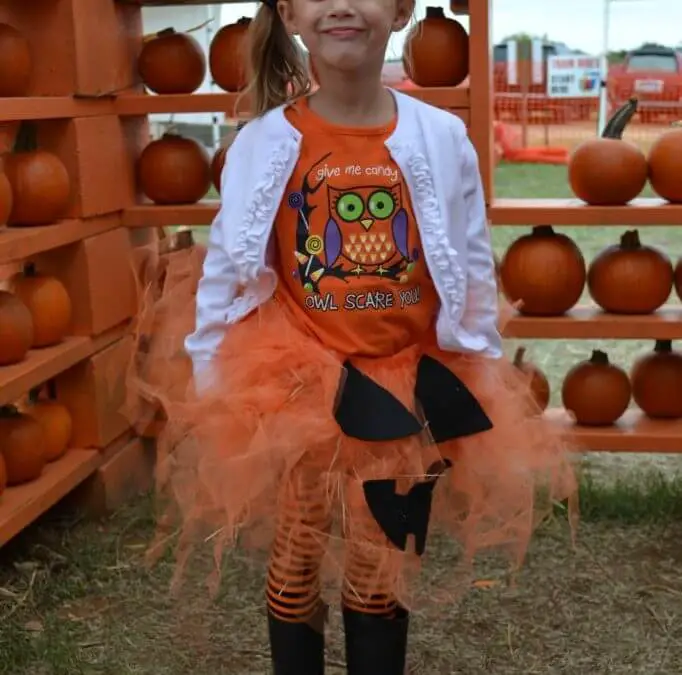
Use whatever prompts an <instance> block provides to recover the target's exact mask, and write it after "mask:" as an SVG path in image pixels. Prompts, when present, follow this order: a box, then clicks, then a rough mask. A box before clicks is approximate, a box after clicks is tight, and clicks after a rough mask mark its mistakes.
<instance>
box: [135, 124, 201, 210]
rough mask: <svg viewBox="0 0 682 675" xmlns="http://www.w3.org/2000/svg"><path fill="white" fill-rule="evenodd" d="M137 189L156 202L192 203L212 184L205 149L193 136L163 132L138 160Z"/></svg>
mask: <svg viewBox="0 0 682 675" xmlns="http://www.w3.org/2000/svg"><path fill="white" fill-rule="evenodd" d="M137 175H138V179H139V181H140V188H141V189H142V192H144V194H145V195H147V197H149V199H151V200H152V201H153V202H156V203H157V204H195V203H196V202H198V201H199V200H200V199H202V198H203V197H204V196H205V195H206V193H207V192H208V190H209V188H210V187H211V164H210V158H209V155H208V152H207V151H206V149H205V148H204V147H203V146H202V145H201V144H200V143H198V142H197V141H195V140H194V139H193V138H184V137H183V136H179V135H177V134H164V135H163V136H162V137H161V138H159V139H157V140H155V141H152V142H151V143H149V144H148V145H147V146H146V147H145V148H144V150H143V151H142V153H141V155H140V157H139V159H138V161H137Z"/></svg>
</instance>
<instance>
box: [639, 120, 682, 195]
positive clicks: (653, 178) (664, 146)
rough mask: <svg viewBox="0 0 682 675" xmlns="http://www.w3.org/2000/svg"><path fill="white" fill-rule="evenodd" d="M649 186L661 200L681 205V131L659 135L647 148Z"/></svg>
mask: <svg viewBox="0 0 682 675" xmlns="http://www.w3.org/2000/svg"><path fill="white" fill-rule="evenodd" d="M647 161H648V163H649V184H650V185H651V189H652V190H653V191H654V192H655V193H656V194H657V195H658V196H659V197H661V198H662V199H665V200H667V201H669V202H671V203H673V204H682V181H680V176H682V129H679V128H677V129H671V130H669V131H666V132H664V133H663V134H661V135H660V136H659V137H658V138H657V139H656V140H655V141H654V143H653V145H652V146H651V147H650V148H649V154H648V156H647Z"/></svg>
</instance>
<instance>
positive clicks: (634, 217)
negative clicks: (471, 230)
mask: <svg viewBox="0 0 682 675" xmlns="http://www.w3.org/2000/svg"><path fill="white" fill-rule="evenodd" d="M488 218H489V220H490V223H491V224H492V225H614V226H619V225H631V226H636V227H649V226H651V225H680V224H682V204H668V203H667V202H664V201H663V200H661V199H636V200H635V201H633V202H631V203H630V204H629V205H628V206H587V205H586V204H584V203H583V202H581V201H579V200H578V199H496V200H494V202H493V204H492V205H491V206H489V207H488Z"/></svg>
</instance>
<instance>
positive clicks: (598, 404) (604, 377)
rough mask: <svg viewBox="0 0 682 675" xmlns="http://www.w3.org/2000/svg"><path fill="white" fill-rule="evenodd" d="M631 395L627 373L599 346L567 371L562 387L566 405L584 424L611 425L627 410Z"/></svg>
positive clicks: (581, 423) (563, 399)
mask: <svg viewBox="0 0 682 675" xmlns="http://www.w3.org/2000/svg"><path fill="white" fill-rule="evenodd" d="M630 397H631V388H630V380H629V379H628V376H627V373H626V372H625V371H624V370H623V369H622V368H620V367H619V366H616V365H614V364H612V363H610V362H609V357H608V355H607V354H606V353H605V352H602V351H599V350H596V349H595V350H594V351H593V352H592V356H591V358H590V359H589V360H588V361H582V362H581V363H578V364H577V365H575V366H573V368H571V370H569V371H568V373H567V374H566V377H565V378H564V383H563V386H562V388H561V400H562V401H563V404H564V408H566V410H568V411H569V412H571V413H573V416H574V417H575V421H576V424H580V425H583V426H591V427H602V426H610V425H611V424H613V423H614V422H615V421H616V420H618V419H619V418H620V417H621V416H622V415H623V413H624V412H625V411H626V410H627V407H628V405H629V403H630Z"/></svg>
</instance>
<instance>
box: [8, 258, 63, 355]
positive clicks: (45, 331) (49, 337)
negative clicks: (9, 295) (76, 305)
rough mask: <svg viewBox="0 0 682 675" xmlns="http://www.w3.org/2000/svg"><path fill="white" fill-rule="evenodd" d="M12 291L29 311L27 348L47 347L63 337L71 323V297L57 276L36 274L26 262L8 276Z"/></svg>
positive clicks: (34, 269) (31, 264)
mask: <svg viewBox="0 0 682 675" xmlns="http://www.w3.org/2000/svg"><path fill="white" fill-rule="evenodd" d="M12 292H13V293H14V295H16V296H17V298H19V299H20V300H21V301H22V302H23V303H24V304H25V305H26V307H28V310H29V312H31V317H32V319H33V342H32V344H31V347H33V348H41V347H50V346H52V345H56V344H58V343H60V342H61V341H62V340H63V339H64V338H65V337H66V335H67V334H68V331H69V326H70V324H71V311H72V310H71V298H70V297H69V294H68V292H67V290H66V287H65V286H64V284H63V283H62V282H61V281H60V280H59V279H57V278H56V277H52V276H47V275H44V274H39V273H38V272H37V271H36V268H35V265H34V264H33V263H27V264H26V265H25V266H24V270H23V273H22V274H18V275H16V276H15V277H13V278H12Z"/></svg>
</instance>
